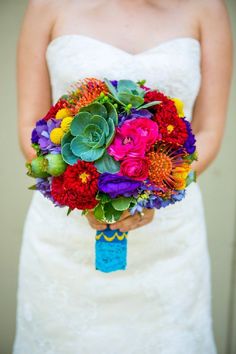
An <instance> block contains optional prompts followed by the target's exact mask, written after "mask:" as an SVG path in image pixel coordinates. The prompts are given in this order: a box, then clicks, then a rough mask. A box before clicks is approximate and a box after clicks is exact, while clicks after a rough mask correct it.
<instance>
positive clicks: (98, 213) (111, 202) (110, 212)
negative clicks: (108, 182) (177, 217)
mask: <svg viewBox="0 0 236 354" xmlns="http://www.w3.org/2000/svg"><path fill="white" fill-rule="evenodd" d="M97 199H98V200H99V204H98V205H97V206H96V207H95V209H94V216H95V218H96V219H97V220H99V221H102V222H106V223H113V222H115V221H118V220H119V218H120V217H121V215H122V213H123V211H125V210H127V209H129V207H130V205H131V203H132V201H133V198H132V197H129V198H125V197H118V198H115V199H112V198H110V197H109V195H108V194H105V193H101V192H99V193H98V195H97Z"/></svg>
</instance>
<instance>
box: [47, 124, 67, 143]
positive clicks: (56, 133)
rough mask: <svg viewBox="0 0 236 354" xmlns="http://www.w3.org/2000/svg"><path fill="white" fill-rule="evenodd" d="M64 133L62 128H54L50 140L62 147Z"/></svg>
mask: <svg viewBox="0 0 236 354" xmlns="http://www.w3.org/2000/svg"><path fill="white" fill-rule="evenodd" d="M63 135H64V132H63V130H62V129H61V128H54V129H53V130H52V131H51V133H50V140H51V142H52V143H53V144H56V145H60V143H61V139H62V137H63Z"/></svg>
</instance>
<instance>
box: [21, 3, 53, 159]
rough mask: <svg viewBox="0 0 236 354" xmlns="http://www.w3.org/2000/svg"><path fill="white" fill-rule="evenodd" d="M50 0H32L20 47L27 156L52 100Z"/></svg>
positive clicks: (30, 156) (22, 142) (27, 157)
mask: <svg viewBox="0 0 236 354" xmlns="http://www.w3.org/2000/svg"><path fill="white" fill-rule="evenodd" d="M50 3H51V2H50V1H46V0H45V1H44V0H31V1H30V2H29V5H28V8H27V10H26V14H25V17H24V20H23V24H22V29H21V34H20V37H19V40H18V48H17V49H18V50H17V100H18V135H19V142H20V146H21V150H22V152H23V154H24V156H25V158H26V159H27V160H30V159H32V157H33V156H34V155H35V153H34V150H33V149H32V148H31V146H30V145H31V141H30V138H31V131H32V129H33V126H34V124H35V122H36V121H37V120H38V119H40V118H41V117H43V116H44V115H45V114H46V112H47V111H48V109H49V107H50V103H51V91H50V82H49V75H48V71H47V65H46V59H45V52H46V48H47V45H48V42H49V40H50V34H51V29H52V26H53V12H52V9H51V8H50V6H52V5H51V4H50Z"/></svg>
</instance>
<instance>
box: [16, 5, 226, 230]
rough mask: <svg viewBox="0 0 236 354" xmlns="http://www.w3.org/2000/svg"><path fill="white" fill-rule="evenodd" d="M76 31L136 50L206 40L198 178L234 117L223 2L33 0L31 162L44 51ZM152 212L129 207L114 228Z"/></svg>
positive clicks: (27, 76) (29, 32) (25, 49)
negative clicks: (230, 116)
mask: <svg viewBox="0 0 236 354" xmlns="http://www.w3.org/2000/svg"><path fill="white" fill-rule="evenodd" d="M134 8H135V11H134ZM114 24H117V26H114ZM140 24H141V25H140ZM117 27H118V28H119V29H118V30H117ZM76 33H77V34H83V35H86V36H90V37H93V38H96V39H98V40H100V41H102V42H106V43H109V44H111V45H112V46H115V47H118V48H120V49H122V50H124V51H126V52H128V53H132V54H136V53H140V52H143V51H145V50H146V49H149V48H152V47H155V46H156V45H158V44H159V43H161V42H165V41H168V40H170V39H173V38H176V37H193V38H196V39H198V40H199V41H200V42H201V49H202V59H201V73H202V81H201V87H200V91H199V94H198V97H197V99H196V101H195V105H194V110H193V117H192V128H193V131H194V133H195V135H196V138H197V150H198V155H199V159H198V161H196V162H194V163H193V165H192V167H193V169H194V170H195V171H196V172H197V175H198V176H199V175H200V174H201V173H202V172H203V171H204V170H205V169H206V168H207V167H208V166H209V165H210V163H211V162H212V161H213V160H214V159H215V157H216V156H217V154H218V152H219V149H220V146H221V142H222V138H223V133H224V127H225V122H226V117H227V106H228V97H229V90H230V83H231V76H232V35H231V29H230V23H229V17H228V13H227V10H226V6H225V3H224V1H223V0H207V1H205V0H198V1H196V0H156V1H154V0H153V1H151V0H149V1H148V0H135V1H134V0H90V1H89V2H88V1H85V0H81V1H78V0H77V1H73V0H59V1H58V0H50V1H48V0H31V1H29V5H28V8H27V11H26V14H25V17H24V21H23V25H22V30H21V34H20V37H19V41H18V55H17V85H18V117H19V119H18V131H19V142H20V146H21V150H22V152H23V154H24V156H25V158H26V159H27V160H29V161H30V160H31V159H32V158H33V157H34V156H35V153H34V150H33V149H32V148H31V147H30V136H31V131H32V129H33V126H34V125H35V122H36V121H37V120H38V119H39V117H41V116H43V115H44V114H45V112H47V111H48V109H49V107H50V105H51V87H50V80H49V74H48V69H47V64H46V60H45V51H46V49H47V46H48V44H49V43H50V41H51V40H52V39H54V38H55V37H58V36H61V35H64V34H76ZM124 38H125V40H124ZM153 216H154V210H144V216H143V217H142V218H141V217H140V215H138V214H137V215H134V216H130V215H129V213H128V212H125V213H123V215H122V217H121V219H120V220H119V221H118V222H116V223H115V224H113V225H111V226H110V227H111V228H112V229H117V228H119V229H120V230H121V231H130V230H133V229H135V228H138V227H140V226H144V225H146V224H148V223H150V222H151V221H152V219H153ZM87 219H88V222H89V224H90V225H91V227H92V228H94V229H97V230H98V229H99V230H102V229H104V228H106V225H105V224H102V223H100V222H98V221H97V220H96V219H95V218H94V216H93V212H92V211H90V212H89V213H88V214H87Z"/></svg>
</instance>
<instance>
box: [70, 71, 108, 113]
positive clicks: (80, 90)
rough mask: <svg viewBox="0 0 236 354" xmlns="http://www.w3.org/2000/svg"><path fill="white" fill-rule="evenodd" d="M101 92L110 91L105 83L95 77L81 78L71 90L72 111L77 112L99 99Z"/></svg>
mask: <svg viewBox="0 0 236 354" xmlns="http://www.w3.org/2000/svg"><path fill="white" fill-rule="evenodd" d="M101 92H103V93H104V94H106V93H108V89H107V87H106V85H105V83H104V82H103V81H101V80H98V79H95V78H86V79H84V80H79V81H78V82H77V83H76V84H74V85H73V86H72V90H71V92H69V103H70V104H71V107H70V109H71V111H72V112H73V114H77V113H78V111H79V110H80V108H81V107H84V106H87V105H88V104H90V103H92V102H93V101H94V100H95V99H97V98H98V97H99V96H100V94H101Z"/></svg>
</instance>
